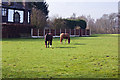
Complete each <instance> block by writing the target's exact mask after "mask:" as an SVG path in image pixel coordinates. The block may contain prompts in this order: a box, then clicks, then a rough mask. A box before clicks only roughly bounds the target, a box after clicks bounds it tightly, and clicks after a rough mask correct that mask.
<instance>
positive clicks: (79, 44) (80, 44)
mask: <svg viewBox="0 0 120 80" xmlns="http://www.w3.org/2000/svg"><path fill="white" fill-rule="evenodd" d="M73 45H86V44H84V43H75V44H73Z"/></svg>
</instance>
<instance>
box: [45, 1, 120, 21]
mask: <svg viewBox="0 0 120 80" xmlns="http://www.w3.org/2000/svg"><path fill="white" fill-rule="evenodd" d="M118 1H119V0H48V1H47V0H46V2H47V3H48V5H49V8H48V10H49V11H50V12H49V17H50V18H52V17H54V16H59V17H63V18H67V17H70V16H72V14H73V13H75V14H76V16H81V15H84V16H88V15H90V16H91V17H92V18H94V19H98V18H100V17H101V16H102V15H103V14H110V13H117V12H118Z"/></svg>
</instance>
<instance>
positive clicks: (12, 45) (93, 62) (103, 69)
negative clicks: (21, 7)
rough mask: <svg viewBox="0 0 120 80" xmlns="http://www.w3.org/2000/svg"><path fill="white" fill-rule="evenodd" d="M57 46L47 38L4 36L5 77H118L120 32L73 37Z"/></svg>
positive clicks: (56, 43)
mask: <svg viewBox="0 0 120 80" xmlns="http://www.w3.org/2000/svg"><path fill="white" fill-rule="evenodd" d="M52 47H53V48H45V45H44V39H3V41H2V63H3V64H2V77H3V78H50V77H53V78H117V77H118V35H117V34H96V35H92V36H91V37H74V38H71V43H70V44H67V43H66V44H64V43H63V44H60V41H59V38H54V40H53V46H52Z"/></svg>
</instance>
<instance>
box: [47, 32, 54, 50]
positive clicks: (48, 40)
mask: <svg viewBox="0 0 120 80" xmlns="http://www.w3.org/2000/svg"><path fill="white" fill-rule="evenodd" d="M52 39H53V35H52V34H51V33H47V34H46V35H45V47H46V48H47V45H48V48H49V44H50V47H52ZM47 42H48V44H47Z"/></svg>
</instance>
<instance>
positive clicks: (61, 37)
mask: <svg viewBox="0 0 120 80" xmlns="http://www.w3.org/2000/svg"><path fill="white" fill-rule="evenodd" d="M63 39H65V43H66V39H68V44H69V43H70V35H69V34H68V33H61V34H60V43H62V40H63Z"/></svg>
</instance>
